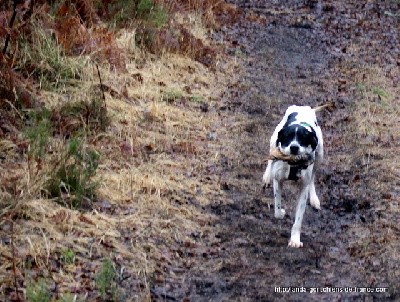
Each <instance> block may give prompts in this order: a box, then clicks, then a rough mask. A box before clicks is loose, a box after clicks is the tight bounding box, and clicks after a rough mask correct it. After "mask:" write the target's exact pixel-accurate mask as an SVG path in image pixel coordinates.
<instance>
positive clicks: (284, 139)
mask: <svg viewBox="0 0 400 302" xmlns="http://www.w3.org/2000/svg"><path fill="white" fill-rule="evenodd" d="M322 107H323V106H321V107H317V108H314V109H313V108H311V107H309V106H296V105H293V106H290V107H289V108H288V109H287V110H286V113H285V116H284V117H283V119H282V120H281V122H280V123H279V124H278V126H277V127H276V128H275V130H274V132H273V134H272V136H271V141H270V153H272V151H273V150H274V149H276V148H278V149H279V150H280V152H281V153H283V154H285V155H290V156H302V157H303V158H307V160H303V161H299V162H298V163H293V162H288V161H283V160H279V159H269V160H268V166H267V168H266V170H265V173H264V175H263V182H264V186H266V185H269V184H270V182H271V180H272V182H273V190H274V199H275V217H276V218H279V219H282V218H283V217H284V216H285V210H284V209H282V207H281V199H282V186H283V183H284V182H285V181H287V180H290V181H292V182H294V183H295V184H297V185H298V186H299V187H300V193H299V197H298V201H297V207H296V218H295V221H294V224H293V227H292V231H291V236H290V240H289V244H288V245H289V246H290V247H295V248H299V247H303V243H302V242H301V241H300V230H301V223H302V220H303V215H304V210H305V207H306V203H307V199H308V197H310V204H311V205H312V206H313V207H314V208H315V209H318V210H319V209H320V201H319V198H318V196H317V193H316V192H315V184H314V181H315V171H316V170H317V169H318V167H319V166H320V165H321V162H322V160H323V157H324V148H323V144H324V142H323V138H322V131H321V128H320V127H319V125H318V122H317V117H316V114H315V112H316V111H319V110H320V109H321V108H322Z"/></svg>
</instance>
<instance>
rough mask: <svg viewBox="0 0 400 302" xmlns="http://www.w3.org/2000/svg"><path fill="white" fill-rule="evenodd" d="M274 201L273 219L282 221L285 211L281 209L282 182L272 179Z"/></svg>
mask: <svg viewBox="0 0 400 302" xmlns="http://www.w3.org/2000/svg"><path fill="white" fill-rule="evenodd" d="M273 186H274V199H275V218H279V219H282V218H283V217H284V216H285V213H286V212H285V210H284V209H282V205H281V203H282V182H279V181H277V180H276V179H274V181H273Z"/></svg>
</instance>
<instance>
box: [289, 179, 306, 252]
mask: <svg viewBox="0 0 400 302" xmlns="http://www.w3.org/2000/svg"><path fill="white" fill-rule="evenodd" d="M308 192H309V185H305V186H303V187H302V189H301V192H300V196H299V200H298V202H297V207H296V219H295V221H294V224H293V227H292V233H291V236H290V241H289V246H291V247H303V242H301V241H300V231H301V223H302V221H303V215H304V211H305V209H306V204H307V198H308Z"/></svg>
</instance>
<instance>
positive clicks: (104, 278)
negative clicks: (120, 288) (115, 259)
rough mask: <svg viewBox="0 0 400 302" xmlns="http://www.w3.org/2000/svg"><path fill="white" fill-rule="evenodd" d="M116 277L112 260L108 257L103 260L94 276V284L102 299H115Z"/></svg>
mask: <svg viewBox="0 0 400 302" xmlns="http://www.w3.org/2000/svg"><path fill="white" fill-rule="evenodd" d="M116 278H117V274H116V272H115V269H114V266H113V263H112V261H111V260H110V259H105V260H103V262H102V266H101V268H100V271H99V272H98V274H97V276H96V286H97V288H98V290H99V292H100V297H101V300H102V301H116V296H117V287H116ZM107 297H108V298H107Z"/></svg>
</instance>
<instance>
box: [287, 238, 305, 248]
mask: <svg viewBox="0 0 400 302" xmlns="http://www.w3.org/2000/svg"><path fill="white" fill-rule="evenodd" d="M288 246H290V247H295V248H299V247H303V242H301V241H300V240H294V239H290V241H289V244H288Z"/></svg>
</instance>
